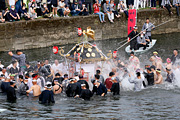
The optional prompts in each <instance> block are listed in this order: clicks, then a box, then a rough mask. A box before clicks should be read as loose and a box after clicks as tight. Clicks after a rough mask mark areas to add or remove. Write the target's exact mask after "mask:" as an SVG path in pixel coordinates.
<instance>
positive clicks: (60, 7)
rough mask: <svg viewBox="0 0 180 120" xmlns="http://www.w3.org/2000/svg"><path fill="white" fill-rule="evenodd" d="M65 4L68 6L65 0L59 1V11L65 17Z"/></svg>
mask: <svg viewBox="0 0 180 120" xmlns="http://www.w3.org/2000/svg"><path fill="white" fill-rule="evenodd" d="M65 6H66V4H65V2H64V0H61V1H60V2H59V9H58V13H59V15H60V16H64V17H65V15H64V11H65Z"/></svg>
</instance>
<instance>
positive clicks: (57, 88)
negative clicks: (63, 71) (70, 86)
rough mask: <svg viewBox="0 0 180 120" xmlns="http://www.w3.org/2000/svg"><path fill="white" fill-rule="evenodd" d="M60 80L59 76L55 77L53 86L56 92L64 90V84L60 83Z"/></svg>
mask: <svg viewBox="0 0 180 120" xmlns="http://www.w3.org/2000/svg"><path fill="white" fill-rule="evenodd" d="M58 80H59V79H57V78H55V79H54V86H53V93H54V94H60V93H61V92H62V90H63V88H62V85H60V84H59V82H58Z"/></svg>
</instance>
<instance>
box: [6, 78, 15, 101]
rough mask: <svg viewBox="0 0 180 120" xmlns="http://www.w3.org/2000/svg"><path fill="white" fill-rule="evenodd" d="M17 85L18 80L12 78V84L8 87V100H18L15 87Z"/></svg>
mask: <svg viewBox="0 0 180 120" xmlns="http://www.w3.org/2000/svg"><path fill="white" fill-rule="evenodd" d="M15 85H16V81H15V80H11V81H10V86H9V87H8V88H7V92H6V93H7V101H8V102H16V99H17V98H16V91H15V89H14V87H15Z"/></svg>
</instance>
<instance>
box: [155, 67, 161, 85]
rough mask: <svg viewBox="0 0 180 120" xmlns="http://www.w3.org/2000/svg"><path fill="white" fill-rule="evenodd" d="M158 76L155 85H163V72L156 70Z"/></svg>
mask: <svg viewBox="0 0 180 120" xmlns="http://www.w3.org/2000/svg"><path fill="white" fill-rule="evenodd" d="M156 74H157V76H156V78H155V84H162V82H163V77H162V75H161V70H160V69H157V70H156Z"/></svg>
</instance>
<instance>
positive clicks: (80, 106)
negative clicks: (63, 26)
mask: <svg viewBox="0 0 180 120" xmlns="http://www.w3.org/2000/svg"><path fill="white" fill-rule="evenodd" d="M153 38H155V39H157V40H158V41H157V43H156V45H155V46H154V47H153V48H152V49H151V50H150V51H148V52H146V53H144V54H141V55H138V57H139V58H140V61H141V66H142V67H143V66H144V65H145V64H150V63H149V61H148V59H149V57H150V56H151V55H152V52H153V51H154V50H157V51H158V52H159V55H160V56H161V57H162V58H163V60H165V59H166V58H167V57H171V55H172V51H173V49H174V48H179V46H180V42H179V40H180V34H179V33H173V34H163V35H154V36H153ZM119 41H120V40H119V39H118V40H107V41H95V43H96V44H97V46H98V47H99V48H100V49H102V51H103V52H104V53H107V52H108V50H109V49H111V50H114V49H115V48H117V47H118V46H117V43H118V42H119ZM72 47H73V45H66V46H65V53H66V52H67V51H68V50H70V48H72ZM24 53H25V54H26V55H27V59H28V60H29V61H30V62H31V63H35V61H37V60H45V59H49V60H50V61H51V62H53V60H54V59H62V57H60V56H59V55H54V54H53V53H52V47H49V48H41V49H32V50H25V51H24ZM118 54H119V56H120V58H121V59H122V60H125V59H127V58H128V55H127V54H126V53H125V52H124V48H122V49H120V50H119V51H118ZM0 58H1V61H2V63H3V64H5V65H8V64H9V63H10V60H11V58H10V57H9V56H8V55H7V52H2V53H0ZM62 61H63V59H62ZM164 74H165V73H164ZM0 96H1V97H0V109H5V111H3V112H0V116H1V119H20V120H21V119H22V120H24V119H59V120H60V119H65V118H66V119H123V120H126V119H132V120H139V119H143V120H144V119H153V120H155V119H161V120H162V119H180V115H179V113H180V102H179V100H180V89H179V87H174V86H171V85H168V84H163V85H160V86H153V87H151V88H147V89H144V90H142V91H140V92H133V91H123V90H121V95H120V96H112V95H111V94H108V95H107V96H106V97H99V96H93V98H92V99H91V101H83V100H81V99H73V98H67V97H66V95H65V94H61V95H56V96H55V101H56V103H55V105H52V106H44V105H41V104H39V103H38V98H32V97H26V96H18V100H17V102H16V103H8V102H6V96H5V95H3V94H0Z"/></svg>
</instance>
